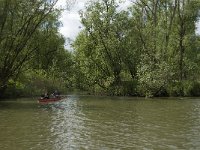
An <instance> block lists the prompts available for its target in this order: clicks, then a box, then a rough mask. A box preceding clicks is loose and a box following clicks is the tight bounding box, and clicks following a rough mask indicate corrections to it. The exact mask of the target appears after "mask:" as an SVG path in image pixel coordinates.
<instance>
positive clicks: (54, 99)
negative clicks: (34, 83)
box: [38, 97, 61, 103]
mask: <svg viewBox="0 0 200 150" xmlns="http://www.w3.org/2000/svg"><path fill="white" fill-rule="evenodd" d="M60 100H61V97H57V98H42V99H38V103H51V102H57V101H60Z"/></svg>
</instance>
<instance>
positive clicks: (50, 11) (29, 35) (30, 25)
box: [0, 0, 71, 96]
mask: <svg viewBox="0 0 200 150" xmlns="http://www.w3.org/2000/svg"><path fill="white" fill-rule="evenodd" d="M56 2H57V0H51V1H44V0H36V1H31V0H28V1H24V0H9V1H8V0H1V1H0V96H3V94H4V92H5V90H6V89H7V88H8V87H9V86H10V85H13V84H14V85H16V84H18V85H19V84H20V85H22V84H25V83H22V80H20V81H19V79H20V77H21V78H22V77H23V79H25V78H26V77H31V76H35V75H34V73H36V76H40V74H39V73H37V72H46V73H44V74H46V76H48V78H51V77H52V76H53V75H52V74H51V73H50V72H53V70H54V72H55V71H57V70H59V72H62V73H63V74H64V73H66V72H67V70H66V69H61V68H66V67H67V65H68V66H69V64H70V62H67V60H68V58H69V57H71V56H70V53H68V52H67V51H65V50H64V42H65V40H64V38H63V37H62V36H61V35H60V34H59V32H58V28H59V26H60V22H59V21H58V17H59V14H60V10H58V9H56V7H55V4H56ZM61 62H62V63H61ZM63 65H64V66H65V67H63ZM54 66H56V67H54ZM50 70H51V71H50ZM31 73H32V74H31ZM44 74H43V76H44ZM58 74H59V73H58ZM44 77H45V76H44ZM29 80H32V77H31V78H30V79H29ZM26 82H27V81H26ZM26 84H30V83H29V82H28V83H26ZM23 87H24V89H26V88H25V85H23ZM43 88H44V87H43ZM30 90H31V89H30Z"/></svg>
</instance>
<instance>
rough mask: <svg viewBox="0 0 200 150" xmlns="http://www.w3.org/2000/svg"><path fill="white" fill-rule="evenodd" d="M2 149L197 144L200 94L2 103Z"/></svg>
mask: <svg viewBox="0 0 200 150" xmlns="http://www.w3.org/2000/svg"><path fill="white" fill-rule="evenodd" d="M0 120H1V122H0V149H2V150H13V149H15V150H28V149H33V150H44V149H45V150H66V149H163V150H165V149H199V148H200V140H199V139H200V99H182V100H179V99H178V98H177V99H175V98H174V99H162V100H159V99H136V98H109V97H79V96H74V95H71V96H68V98H66V99H64V100H63V101H61V102H57V103H54V104H48V105H40V104H38V103H36V101H34V100H30V99H21V100H18V101H7V102H0Z"/></svg>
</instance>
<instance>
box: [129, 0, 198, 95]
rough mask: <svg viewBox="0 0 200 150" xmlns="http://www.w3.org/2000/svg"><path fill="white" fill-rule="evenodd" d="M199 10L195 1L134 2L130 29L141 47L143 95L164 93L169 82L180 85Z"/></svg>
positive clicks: (139, 70)
mask: <svg viewBox="0 0 200 150" xmlns="http://www.w3.org/2000/svg"><path fill="white" fill-rule="evenodd" d="M194 6H195V7H194ZM192 8H194V9H192ZM198 10H199V1H196V0H191V1H184V0H175V1H172V0H164V1H159V0H137V1H136V2H135V3H134V5H133V9H132V16H133V17H132V18H133V22H134V23H133V24H134V26H133V30H136V31H137V34H138V40H139V41H140V44H139V46H141V47H142V49H141V58H142V59H141V61H140V65H139V66H138V78H139V83H140V89H141V93H144V95H147V96H148V95H149V96H151V95H159V94H161V93H162V92H164V93H166V92H167V91H166V90H167V88H168V86H169V85H170V84H171V83H173V84H175V85H179V83H181V82H182V81H183V76H184V74H185V73H184V72H187V71H186V68H187V67H186V66H189V64H186V63H184V61H185V60H186V59H187V57H188V55H186V53H185V51H189V49H190V48H189V45H188V44H189V41H188V39H190V38H189V37H196V35H195V28H194V27H195V22H196V21H197V18H198ZM189 16H190V17H189ZM187 41H188V42H187ZM190 42H191V41H190ZM186 47H187V50H186ZM190 50H191V49H190ZM190 52H191V53H193V51H190ZM190 62H192V60H190ZM188 68H189V67H188ZM184 79H186V78H184ZM179 88H180V89H179V92H178V93H177V94H178V95H183V89H181V86H180V87H179ZM164 93H163V94H164Z"/></svg>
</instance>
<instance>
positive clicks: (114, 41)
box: [74, 0, 136, 90]
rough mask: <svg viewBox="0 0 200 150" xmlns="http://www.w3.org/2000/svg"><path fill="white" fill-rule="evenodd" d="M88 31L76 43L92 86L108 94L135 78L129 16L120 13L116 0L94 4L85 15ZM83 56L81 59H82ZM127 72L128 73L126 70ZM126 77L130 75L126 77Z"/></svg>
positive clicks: (88, 7) (90, 5)
mask: <svg viewBox="0 0 200 150" xmlns="http://www.w3.org/2000/svg"><path fill="white" fill-rule="evenodd" d="M81 19H82V24H83V26H84V30H83V31H82V33H81V34H80V35H79V36H78V38H77V39H76V41H75V43H74V47H75V50H76V55H77V57H78V58H82V59H79V60H80V61H79V62H80V65H82V68H84V70H83V72H84V74H85V76H86V77H87V78H88V79H87V81H88V84H91V85H92V84H93V85H95V84H96V85H98V86H99V87H101V88H103V89H105V90H108V88H110V87H112V86H119V85H121V83H122V81H123V80H126V79H124V78H125V76H126V75H127V74H128V75H127V76H130V77H129V79H131V78H132V79H133V78H135V75H136V73H135V72H136V67H135V64H134V61H133V59H134V58H131V56H133V55H132V54H133V53H131V52H129V51H128V50H129V49H130V45H131V42H130V39H128V36H127V35H128V33H129V25H130V20H129V15H128V12H127V11H119V9H118V3H117V2H116V1H115V0H102V1H98V2H92V3H90V4H89V5H88V6H87V7H86V11H85V12H81ZM80 55H81V57H80ZM125 68H126V69H125ZM125 74H126V75H125Z"/></svg>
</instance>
